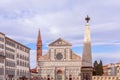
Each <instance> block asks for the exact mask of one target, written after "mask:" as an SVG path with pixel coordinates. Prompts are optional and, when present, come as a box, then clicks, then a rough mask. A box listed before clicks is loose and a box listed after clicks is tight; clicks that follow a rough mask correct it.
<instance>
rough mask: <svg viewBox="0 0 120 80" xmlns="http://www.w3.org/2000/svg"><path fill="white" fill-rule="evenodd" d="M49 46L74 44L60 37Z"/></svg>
mask: <svg viewBox="0 0 120 80" xmlns="http://www.w3.org/2000/svg"><path fill="white" fill-rule="evenodd" d="M49 46H72V44H71V43H69V42H67V41H65V40H63V39H61V38H59V39H57V40H56V41H54V42H52V43H50V44H49Z"/></svg>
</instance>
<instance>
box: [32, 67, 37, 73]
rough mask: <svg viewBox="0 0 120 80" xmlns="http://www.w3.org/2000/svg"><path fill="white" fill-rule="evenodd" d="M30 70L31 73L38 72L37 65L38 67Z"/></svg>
mask: <svg viewBox="0 0 120 80" xmlns="http://www.w3.org/2000/svg"><path fill="white" fill-rule="evenodd" d="M30 72H31V73H38V72H37V67H36V68H33V69H30Z"/></svg>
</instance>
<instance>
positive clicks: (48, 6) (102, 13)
mask: <svg viewBox="0 0 120 80" xmlns="http://www.w3.org/2000/svg"><path fill="white" fill-rule="evenodd" d="M86 15H89V16H90V18H91V20H90V22H89V24H90V30H91V44H92V56H93V62H94V61H95V60H97V61H98V62H99V60H102V61H103V64H104V65H106V64H109V63H117V62H120V0H0V32H2V33H4V34H6V36H8V37H10V38H12V39H14V40H16V41H18V42H20V43H22V44H24V45H26V46H27V47H29V48H31V51H30V65H31V68H34V67H35V66H36V41H37V35H38V30H39V29H40V31H41V37H42V42H43V55H44V54H45V53H46V52H47V50H48V44H50V43H51V42H53V41H55V40H56V39H58V38H59V37H61V38H63V39H64V40H66V41H68V42H70V43H72V50H73V51H74V52H75V53H76V54H78V55H80V56H81V55H82V50H83V38H84V30H85V24H86V21H85V17H86Z"/></svg>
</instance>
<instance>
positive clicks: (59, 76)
mask: <svg viewBox="0 0 120 80" xmlns="http://www.w3.org/2000/svg"><path fill="white" fill-rule="evenodd" d="M62 73H63V72H62V70H60V69H59V70H57V80H62Z"/></svg>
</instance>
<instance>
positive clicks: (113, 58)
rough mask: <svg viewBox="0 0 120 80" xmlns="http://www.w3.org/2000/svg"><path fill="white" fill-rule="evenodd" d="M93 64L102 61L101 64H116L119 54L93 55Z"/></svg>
mask: <svg viewBox="0 0 120 80" xmlns="http://www.w3.org/2000/svg"><path fill="white" fill-rule="evenodd" d="M92 55H93V62H94V61H95V60H98V61H99V60H102V62H103V64H104V65H105V64H109V63H116V62H119V61H120V52H109V53H107V52H105V53H104V52H103V53H99V52H98V53H93V54H92Z"/></svg>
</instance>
